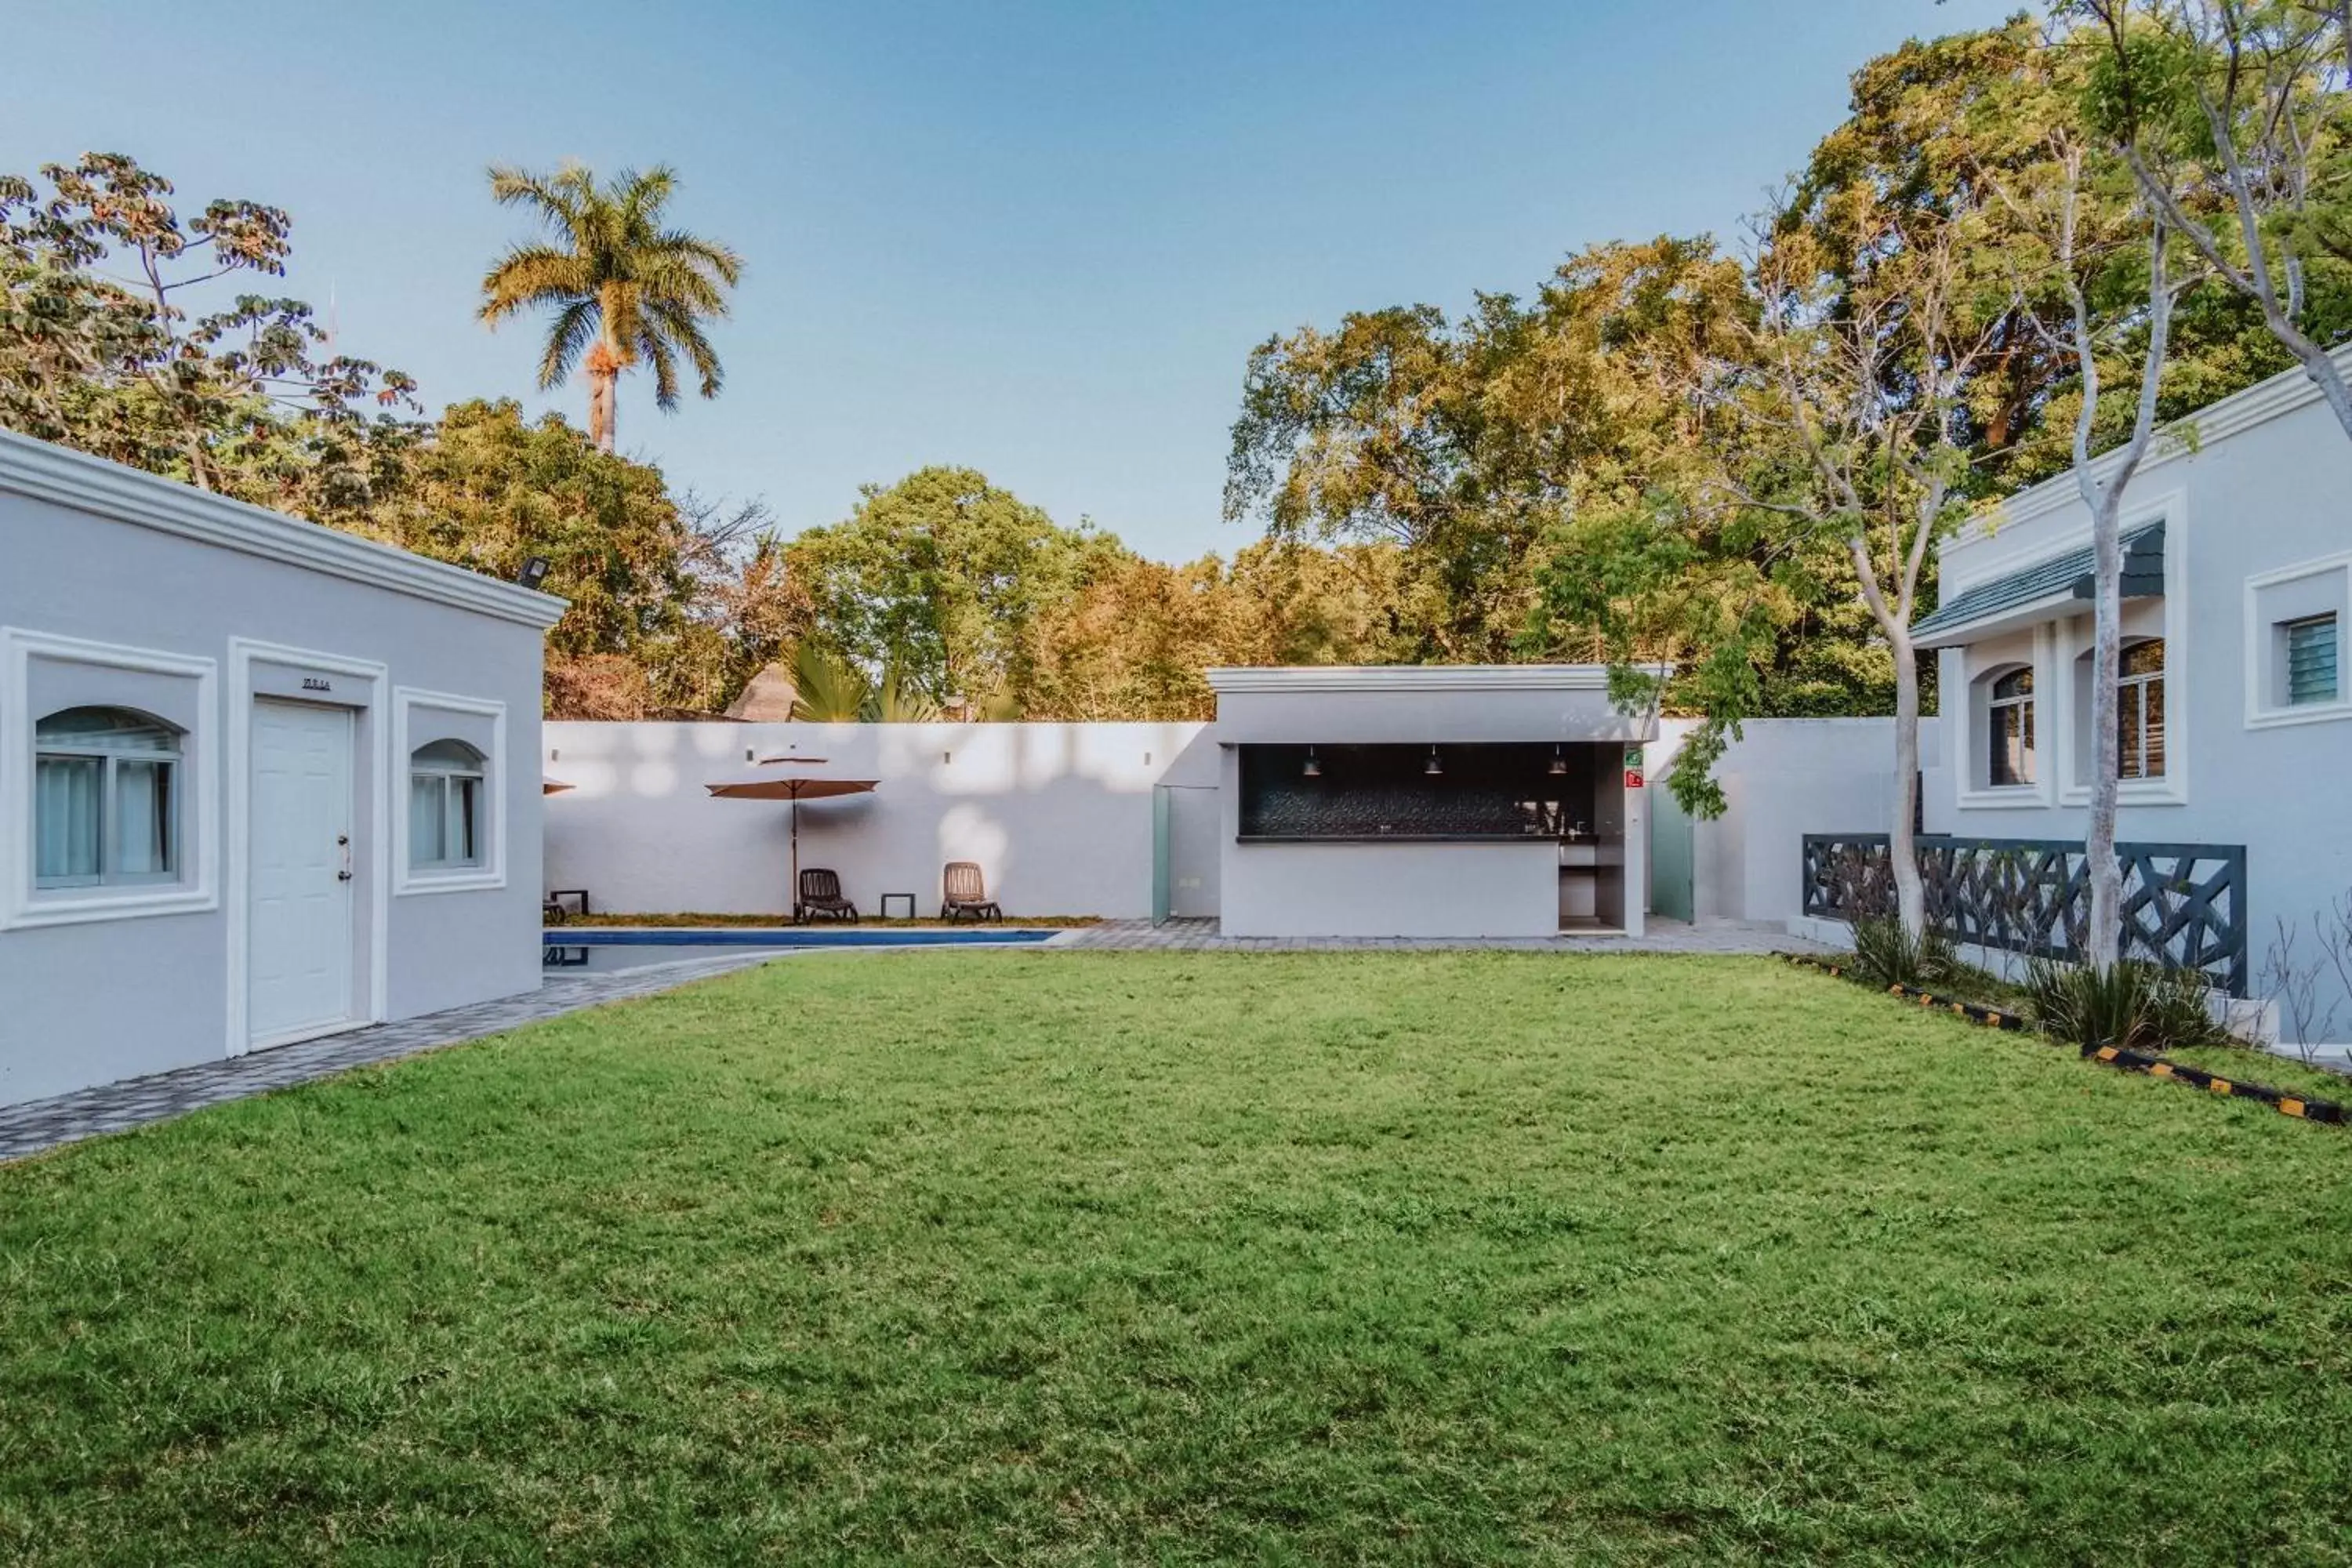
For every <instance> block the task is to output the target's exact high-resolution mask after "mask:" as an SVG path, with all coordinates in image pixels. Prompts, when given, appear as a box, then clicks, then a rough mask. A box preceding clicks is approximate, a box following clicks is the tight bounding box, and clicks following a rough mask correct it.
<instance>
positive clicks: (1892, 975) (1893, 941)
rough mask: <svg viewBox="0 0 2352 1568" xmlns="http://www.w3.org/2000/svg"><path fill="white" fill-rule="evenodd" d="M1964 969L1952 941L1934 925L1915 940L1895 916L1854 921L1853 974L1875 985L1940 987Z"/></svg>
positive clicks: (1875, 916)
mask: <svg viewBox="0 0 2352 1568" xmlns="http://www.w3.org/2000/svg"><path fill="white" fill-rule="evenodd" d="M1960 969H1961V964H1960V959H1959V954H1958V953H1957V952H1954V951H1953V950H1952V939H1951V938H1950V937H1948V936H1946V935H1945V934H1944V933H1943V932H1942V931H1937V929H1936V928H1935V927H1933V926H1929V927H1927V929H1926V930H1925V931H1921V932H1920V933H1919V934H1918V935H1917V936H1916V937H1915V936H1913V935H1912V934H1911V933H1910V932H1909V931H1905V930H1904V929H1903V922H1902V921H1900V920H1899V919H1897V918H1896V917H1895V916H1893V915H1873V916H1870V917H1868V918H1866V919H1864V920H1858V921H1854V922H1853V971H1854V973H1855V974H1856V975H1858V976H1859V977H1861V978H1862V979H1863V980H1865V981H1867V982H1869V983H1870V984H1873V985H1878V986H1882V987H1883V986H1891V985H1917V986H1927V985H1937V984H1943V983H1945V982H1947V981H1949V980H1951V979H1954V978H1955V977H1957V976H1958V974H1959V973H1960Z"/></svg>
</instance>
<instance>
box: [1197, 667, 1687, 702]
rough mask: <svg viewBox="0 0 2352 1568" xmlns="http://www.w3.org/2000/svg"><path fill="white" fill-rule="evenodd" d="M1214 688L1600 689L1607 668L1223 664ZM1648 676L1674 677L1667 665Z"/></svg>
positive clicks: (1211, 675)
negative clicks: (1665, 675) (1667, 675)
mask: <svg viewBox="0 0 2352 1568" xmlns="http://www.w3.org/2000/svg"><path fill="white" fill-rule="evenodd" d="M1206 673H1207V676H1208V680H1209V689H1210V690H1212V691H1214V692H1216V693H1217V694H1218V695H1219V696H1221V697H1222V696H1223V695H1224V694H1225V693H1227V692H1232V691H1246V692H1255V693H1289V692H1307V691H1363V692H1369V691H1396V692H1412V693H1423V692H1433V691H1601V692H1605V691H1607V690H1608V689H1609V667H1608V666H1607V665H1605V664H1287V665H1268V666H1263V667H1260V666H1247V665H1221V666H1219V667H1217V668H1213V669H1211V670H1209V671H1207V672H1206ZM1645 673H1650V674H1660V675H1663V674H1671V673H1672V670H1671V668H1669V667H1667V666H1664V665H1659V666H1654V667H1653V668H1650V669H1649V670H1648V671H1646V672H1645Z"/></svg>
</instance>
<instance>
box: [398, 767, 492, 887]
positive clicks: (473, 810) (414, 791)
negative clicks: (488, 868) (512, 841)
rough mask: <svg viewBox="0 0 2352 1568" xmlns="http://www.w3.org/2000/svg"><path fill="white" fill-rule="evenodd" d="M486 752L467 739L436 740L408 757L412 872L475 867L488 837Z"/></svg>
mask: <svg viewBox="0 0 2352 1568" xmlns="http://www.w3.org/2000/svg"><path fill="white" fill-rule="evenodd" d="M487 778H488V773H487V769H486V766H485V764H484V761H483V757H482V753H481V752H478V751H476V750H475V749H474V748H473V747H471V746H469V745H467V743H466V742H463V741H435V742H432V743H431V744H429V745H424V746H419V747H417V748H416V750H415V752H411V753H410V754H409V759H408V865H409V868H410V869H411V870H414V871H427V872H430V871H463V870H474V869H478V868H480V867H481V866H482V864H483V854H482V851H483V848H484V844H483V839H484V838H485V837H486V836H487V831H488V830H487V826H486V823H487V819H486V817H485V816H484V812H483V806H484V799H485V797H484V795H483V791H484V788H485V787H486V783H487Z"/></svg>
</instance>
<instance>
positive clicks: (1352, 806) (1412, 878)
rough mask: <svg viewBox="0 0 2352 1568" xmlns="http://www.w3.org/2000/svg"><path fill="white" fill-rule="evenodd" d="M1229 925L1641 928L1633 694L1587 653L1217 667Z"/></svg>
mask: <svg viewBox="0 0 2352 1568" xmlns="http://www.w3.org/2000/svg"><path fill="white" fill-rule="evenodd" d="M1209 683H1210V685H1211V687H1212V688H1213V689H1215V691H1216V693H1217V722H1216V729H1215V734H1216V739H1217V743H1218V745H1219V747H1220V749H1221V751H1222V753H1223V756H1222V766H1223V778H1222V784H1221V788H1220V791H1219V793H1220V795H1221V797H1222V806H1223V822H1222V830H1221V849H1220V860H1219V879H1220V882H1221V883H1222V889H1223V891H1222V914H1223V930H1224V931H1225V933H1226V934H1227V935H1232V936H1280V937H1312V936H1401V937H1473V936H1475V937H1509V936H1518V937H1525V936H1549V935H1553V934H1556V933H1557V932H1559V931H1562V930H1570V931H1625V932H1628V933H1632V934H1639V933H1640V932H1641V931H1642V929H1643V905H1644V903H1645V902H1646V899H1645V894H1646V890H1647V885H1648V881H1647V855H1646V848H1647V846H1646V842H1645V840H1646V832H1647V829H1646V816H1645V814H1644V811H1643V805H1644V795H1643V791H1644V788H1645V785H1646V780H1645V778H1644V775H1643V769H1642V751H1641V748H1642V746H1643V742H1647V741H1649V740H1651V739H1653V738H1654V735H1655V732H1656V724H1655V721H1654V719H1651V718H1650V717H1648V716H1647V715H1646V714H1637V715H1633V716H1628V715H1625V714H1622V713H1620V712H1618V711H1617V710H1616V709H1615V707H1614V706H1613V705H1612V703H1611V702H1610V700H1609V696H1608V679H1607V671H1606V670H1605V669H1604V668H1601V667H1599V666H1592V665H1499V666H1497V665H1469V666H1411V667H1393V668H1391V667H1374V668H1342V667H1331V668H1320V667H1304V668H1279V669H1215V670H1212V671H1210V672H1209Z"/></svg>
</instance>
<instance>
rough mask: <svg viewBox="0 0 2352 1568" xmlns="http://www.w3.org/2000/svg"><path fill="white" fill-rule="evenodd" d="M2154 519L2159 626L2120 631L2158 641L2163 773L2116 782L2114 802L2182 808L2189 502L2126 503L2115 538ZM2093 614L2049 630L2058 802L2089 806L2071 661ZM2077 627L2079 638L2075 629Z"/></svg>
mask: <svg viewBox="0 0 2352 1568" xmlns="http://www.w3.org/2000/svg"><path fill="white" fill-rule="evenodd" d="M2159 520H2161V521H2162V522H2163V523H2164V600H2163V604H2164V622H2163V626H2164V629H2163V630H2162V631H2159V632H2131V633H2126V634H2125V635H2126V638H2130V637H2162V638H2163V639H2164V728H2165V736H2164V776H2163V777H2162V778H2153V779H2119V780H2117V781H2116V805H2118V806H2125V805H2188V804H2189V760H2190V757H2191V755H2192V752H2191V748H2190V745H2189V734H2190V731H2191V729H2192V728H2193V726H2194V724H2195V722H2196V715H2195V714H2194V713H2193V712H2192V711H2191V708H2192V707H2193V704H2191V703H2190V701H2189V670H2190V668H2192V665H2191V662H2190V658H2189V652H2190V647H2191V641H2190V634H2189V497H2188V494H2187V492H2185V491H2182V490H2171V491H2168V492H2167V493H2166V494H2164V495H2160V496H2154V497H2151V498H2149V499H2148V500H2145V501H2142V502H2140V503H2138V504H2137V505H2133V506H2126V508H2125V509H2124V511H2123V515H2122V516H2121V518H2120V519H2118V520H2117V522H2116V531H2117V532H2118V533H2129V532H2130V531H2132V530H2133V529H2135V528H2141V527H2145V526H2146V525H2147V524H2148V523H2151V522H2156V521H2159ZM2095 615H2096V611H2095V610H2094V611H2093V612H2092V615H2090V616H2078V617H2076V618H2075V619H2074V622H2073V623H2071V624H2070V625H2069V626H2068V627H2067V628H2066V630H2065V633H2064V635H2063V637H2062V636H2058V635H2056V633H2055V631H2054V630H2053V642H2054V644H2055V647H2053V660H2052V662H2053V663H2054V664H2055V665H2056V666H2057V667H2058V668H2060V669H2063V671H2064V672H2065V679H2063V680H2059V681H2057V682H2056V687H2057V690H2056V693H2055V696H2054V698H2053V700H2054V701H2056V702H2057V704H2058V709H2057V712H2056V718H2057V721H2058V731H2057V733H2056V735H2055V736H2054V737H2053V746H2054V747H2055V750H2054V751H2053V757H2054V758H2055V760H2056V763H2057V770H2058V776H2059V778H2060V779H2061V780H2063V783H2062V784H2060V785H2059V788H2058V804H2059V805H2090V804H2091V786H2090V785H2089V784H2082V783H2077V782H2076V781H2077V780H2082V779H2087V778H2088V777H2089V776H2090V768H2089V767H2088V766H2087V765H2086V764H2085V763H2084V761H2083V760H2082V759H2081V757H2079V756H2078V755H2077V751H2078V747H2077V742H2078V740H2079V731H2081V730H2082V729H2083V728H2084V726H2085V725H2087V723H2088V722H2089V721H2088V720H2087V719H2085V718H2084V717H2083V716H2082V715H2080V714H2077V713H2076V712H2075V710H2074V660H2075V659H2076V658H2080V657H2081V656H2082V655H2083V654H2084V653H2086V652H2088V651H2089V650H2090V647H2091V640H2092V638H2093V637H2095V636H2096V635H2097V630H2096V621H2095ZM2076 627H2079V628H2080V636H2079V637H2078V636H2077V635H2076V634H2075V630H2074V628H2076Z"/></svg>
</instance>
